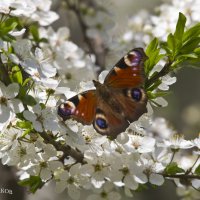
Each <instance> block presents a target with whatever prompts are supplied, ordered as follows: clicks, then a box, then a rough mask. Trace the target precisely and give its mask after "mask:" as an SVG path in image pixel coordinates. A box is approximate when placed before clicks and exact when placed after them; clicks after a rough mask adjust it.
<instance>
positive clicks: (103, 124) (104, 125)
mask: <svg viewBox="0 0 200 200" xmlns="http://www.w3.org/2000/svg"><path fill="white" fill-rule="evenodd" d="M96 125H97V126H98V127H99V128H101V129H106V128H108V125H107V122H106V120H105V119H103V118H100V117H98V118H97V119H96Z"/></svg>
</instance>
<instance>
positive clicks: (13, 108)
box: [0, 81, 24, 130]
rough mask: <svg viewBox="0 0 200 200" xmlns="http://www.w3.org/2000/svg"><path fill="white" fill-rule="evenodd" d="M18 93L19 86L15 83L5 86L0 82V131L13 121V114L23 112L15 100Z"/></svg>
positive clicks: (18, 102)
mask: <svg viewBox="0 0 200 200" xmlns="http://www.w3.org/2000/svg"><path fill="white" fill-rule="evenodd" d="M18 93H19V85H18V84H17V83H12V84H10V85H8V86H5V85H4V83H2V82H1V81H0V130H2V129H3V128H5V127H6V126H7V125H8V124H9V123H10V122H11V120H13V119H14V116H15V113H20V112H22V111H23V110H24V106H23V104H22V102H21V101H20V100H19V99H17V98H15V97H16V96H17V95H18Z"/></svg>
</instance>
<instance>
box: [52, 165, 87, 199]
mask: <svg viewBox="0 0 200 200" xmlns="http://www.w3.org/2000/svg"><path fill="white" fill-rule="evenodd" d="M80 168H81V164H80V163H77V164H75V165H73V166H72V167H71V168H70V169H69V171H66V170H61V171H60V172H57V173H55V180H56V188H55V190H56V192H59V193H60V192H62V191H64V190H65V189H67V191H68V194H69V196H70V197H71V198H72V199H74V200H78V199H80V196H81V193H80V186H83V187H84V185H85V186H86V185H87V184H88V180H87V177H81V175H80Z"/></svg>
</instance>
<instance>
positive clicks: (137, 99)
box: [93, 88, 147, 139]
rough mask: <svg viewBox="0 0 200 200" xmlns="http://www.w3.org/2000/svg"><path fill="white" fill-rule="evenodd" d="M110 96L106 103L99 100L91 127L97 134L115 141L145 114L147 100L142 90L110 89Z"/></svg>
mask: <svg viewBox="0 0 200 200" xmlns="http://www.w3.org/2000/svg"><path fill="white" fill-rule="evenodd" d="M110 94H112V97H111V98H109V99H107V101H105V100H101V99H99V101H98V102H97V109H96V113H95V117H94V122H93V126H94V128H95V129H96V131H97V132H98V133H100V134H102V135H108V136H110V137H111V138H112V139H115V138H116V137H117V135H118V134H119V133H121V132H123V131H125V130H126V128H127V127H128V126H129V124H130V123H131V122H133V121H136V120H138V118H139V117H140V116H141V115H142V114H143V113H145V112H147V109H146V103H147V98H146V94H145V91H144V90H143V89H142V88H128V89H118V88H117V89H116V88H111V90H110Z"/></svg>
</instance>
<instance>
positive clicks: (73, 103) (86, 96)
mask: <svg viewBox="0 0 200 200" xmlns="http://www.w3.org/2000/svg"><path fill="white" fill-rule="evenodd" d="M96 104H97V97H96V91H95V90H88V91H86V92H83V93H80V94H78V95H76V96H74V97H72V98H70V99H68V100H67V101H66V102H65V103H62V104H61V105H60V106H59V107H58V114H59V115H60V116H61V117H62V118H63V119H64V120H66V119H69V118H73V119H75V120H76V121H78V122H81V123H82V124H92V122H93V119H94V115H95V111H96Z"/></svg>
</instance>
